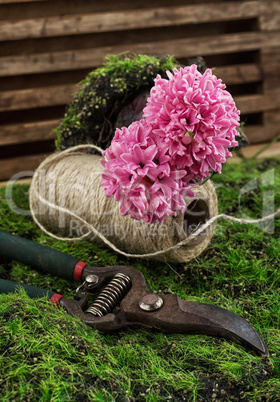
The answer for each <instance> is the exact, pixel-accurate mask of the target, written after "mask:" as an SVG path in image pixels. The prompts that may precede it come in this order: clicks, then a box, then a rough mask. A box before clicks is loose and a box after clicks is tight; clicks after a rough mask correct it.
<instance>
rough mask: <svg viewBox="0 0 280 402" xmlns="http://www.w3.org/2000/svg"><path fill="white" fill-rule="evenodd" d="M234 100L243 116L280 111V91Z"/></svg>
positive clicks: (237, 97) (238, 97)
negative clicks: (274, 110)
mask: <svg viewBox="0 0 280 402" xmlns="http://www.w3.org/2000/svg"><path fill="white" fill-rule="evenodd" d="M234 99H235V102H236V105H237V107H238V109H240V111H241V113H243V114H245V113H246V114H250V113H257V112H262V111H267V110H273V109H280V89H276V90H274V91H271V92H270V93H269V94H254V95H243V96H236V97H235V98H234Z"/></svg>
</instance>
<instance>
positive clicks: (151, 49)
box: [0, 32, 280, 77]
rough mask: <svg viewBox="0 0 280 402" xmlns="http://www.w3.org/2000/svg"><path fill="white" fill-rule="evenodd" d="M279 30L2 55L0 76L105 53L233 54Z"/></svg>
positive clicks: (79, 63)
mask: <svg viewBox="0 0 280 402" xmlns="http://www.w3.org/2000/svg"><path fill="white" fill-rule="evenodd" d="M279 43H280V32H277V33H274V32H245V33H238V34H228V35H217V36H212V37H211V36H210V37H207V36H206V37H202V38H200V40H199V41H198V40H197V38H186V39H177V40H169V41H164V42H161V41H158V42H148V43H136V44H133V45H118V46H114V47H109V46H108V47H104V48H102V47H101V48H96V49H95V50H94V51H93V50H92V49H83V50H72V51H62V52H53V53H38V54H35V55H28V56H12V57H2V58H1V64H0V76H1V77H4V76H12V75H18V74H34V73H42V72H54V71H64V70H74V69H82V68H90V67H92V68H93V67H96V66H99V65H100V64H102V62H103V60H104V57H105V56H106V55H108V54H119V53H123V52H127V51H129V52H130V53H140V54H147V55H153V56H162V55H163V54H166V52H167V49H168V53H170V54H173V55H174V56H175V57H177V58H180V57H193V56H196V55H198V54H202V55H205V56H206V55H213V54H220V53H234V52H240V51H246V50H253V49H261V48H263V47H268V46H270V47H272V46H276V47H277V46H279Z"/></svg>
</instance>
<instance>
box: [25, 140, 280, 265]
mask: <svg viewBox="0 0 280 402" xmlns="http://www.w3.org/2000/svg"><path fill="white" fill-rule="evenodd" d="M85 148H91V149H95V150H97V151H98V152H100V153H101V154H102V153H103V150H102V149H101V148H99V147H98V146H96V145H93V144H82V145H77V146H75V147H71V148H68V149H66V150H64V151H61V152H59V153H55V154H53V155H51V156H50V157H49V158H47V159H46V160H45V161H44V162H42V164H41V165H40V168H39V169H38V170H37V171H36V172H35V174H34V177H33V180H35V179H36V178H37V175H38V174H39V171H40V169H42V168H44V167H45V166H46V165H47V164H49V163H50V162H53V161H55V160H59V159H62V158H63V157H64V156H65V155H66V156H67V155H69V154H71V153H73V152H75V151H78V150H81V149H85ZM33 192H34V193H35V195H36V196H37V198H38V199H39V200H40V201H41V202H42V203H43V204H44V205H47V206H48V207H51V208H53V209H54V210H56V211H58V212H64V213H65V214H68V215H69V216H71V217H73V218H75V219H77V220H78V221H80V222H81V223H83V224H84V225H86V227H87V228H88V229H89V230H88V232H87V233H85V234H83V235H81V236H79V237H62V236H57V235H55V234H54V233H52V232H50V231H49V230H47V229H46V228H45V226H44V225H43V224H42V223H41V222H39V221H38V219H37V217H36V215H35V209H34V208H33V205H32V197H31V198H30V211H31V214H32V217H33V219H34V221H35V222H36V224H37V225H38V226H39V227H40V229H41V230H42V231H43V232H44V233H45V234H47V235H49V236H51V237H53V238H54V239H57V240H62V241H78V240H80V241H81V240H85V239H87V238H88V237H89V236H90V235H92V234H95V235H96V236H98V237H99V238H100V239H101V240H102V241H103V242H104V243H105V244H106V245H107V246H108V247H110V248H112V249H113V250H114V251H116V252H117V253H119V254H121V255H124V256H125V257H134V258H146V257H155V256H158V255H161V254H165V253H168V252H169V251H172V250H176V249H178V248H179V247H181V246H183V245H185V244H187V243H189V242H190V241H191V240H193V239H195V238H196V237H198V236H199V235H200V234H201V233H202V232H203V231H205V230H206V229H207V228H208V227H210V226H211V225H213V223H214V222H216V221H217V220H218V219H220V218H221V219H224V220H229V221H232V222H237V223H241V224H257V223H261V222H265V221H267V220H270V219H272V218H274V217H275V216H277V215H279V214H280V208H278V209H277V210H276V211H275V212H274V213H272V214H270V215H267V216H265V217H263V218H260V219H244V218H236V217H234V216H230V215H226V214H219V215H216V216H213V217H212V218H211V219H209V220H208V221H207V222H206V223H204V224H203V225H201V226H199V228H198V229H197V230H196V231H195V232H193V233H192V234H190V235H189V236H187V237H186V238H185V239H183V240H181V241H179V242H178V243H176V244H175V245H173V246H170V247H166V248H164V249H161V250H158V251H155V252H152V253H146V254H130V253H126V252H125V251H123V250H120V249H119V248H118V247H116V246H115V245H114V244H113V243H111V242H110V241H109V240H108V239H107V238H106V237H105V236H104V235H103V234H102V233H100V232H99V231H98V230H97V229H96V228H95V227H94V226H93V225H92V224H90V223H89V222H87V221H86V220H84V219H83V218H82V217H80V216H79V215H77V214H76V213H75V212H73V211H71V210H69V209H68V208H65V207H61V206H59V205H56V204H54V203H52V202H50V201H48V200H46V199H45V198H43V197H42V196H41V195H40V194H39V193H38V191H37V190H35V189H33Z"/></svg>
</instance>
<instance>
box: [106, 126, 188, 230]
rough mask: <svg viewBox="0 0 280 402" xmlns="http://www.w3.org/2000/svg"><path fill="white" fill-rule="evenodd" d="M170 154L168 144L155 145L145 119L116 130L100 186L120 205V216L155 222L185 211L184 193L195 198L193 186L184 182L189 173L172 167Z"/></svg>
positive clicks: (107, 154)
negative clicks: (183, 179)
mask: <svg viewBox="0 0 280 402" xmlns="http://www.w3.org/2000/svg"><path fill="white" fill-rule="evenodd" d="M168 153H169V148H168V145H167V144H164V143H159V144H157V143H156V141H155V140H154V139H153V138H152V136H151V127H150V126H149V125H147V122H146V121H145V120H140V121H136V122H134V123H132V124H131V125H130V126H129V127H128V128H126V127H124V128H122V129H117V130H116V134H115V137H114V139H113V140H112V143H111V145H110V147H109V148H107V149H106V150H105V151H104V153H103V155H104V156H105V158H106V160H101V163H102V165H103V166H104V168H105V169H104V171H103V173H102V178H101V185H102V186H103V187H104V189H105V194H106V196H108V197H109V196H113V197H114V199H115V200H116V201H119V202H120V204H121V205H120V213H121V215H127V214H129V215H131V217H132V218H134V219H138V220H139V219H143V220H144V221H146V222H147V223H154V222H157V221H159V222H162V221H164V220H165V219H166V217H167V216H168V215H174V216H175V215H176V211H180V212H184V209H185V201H184V198H183V197H182V195H181V192H182V189H184V193H185V194H187V195H188V196H193V195H194V194H193V191H192V186H191V185H190V184H187V185H183V184H182V183H181V179H182V177H184V176H185V175H186V172H185V170H184V169H181V170H180V169H177V168H176V167H175V166H174V165H171V164H170V156H169V154H168Z"/></svg>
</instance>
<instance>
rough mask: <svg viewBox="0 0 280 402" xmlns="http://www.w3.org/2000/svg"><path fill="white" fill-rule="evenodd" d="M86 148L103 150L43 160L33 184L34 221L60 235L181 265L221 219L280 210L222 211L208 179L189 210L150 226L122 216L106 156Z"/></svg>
mask: <svg viewBox="0 0 280 402" xmlns="http://www.w3.org/2000/svg"><path fill="white" fill-rule="evenodd" d="M85 148H93V149H95V150H98V151H99V152H102V150H101V149H100V148H98V147H96V146H95V145H78V146H76V147H73V148H69V149H66V150H65V151H62V152H60V153H55V154H53V155H51V156H50V157H48V158H47V159H46V160H45V161H43V163H42V164H41V165H40V166H39V168H38V169H37V171H36V172H35V175H34V177H33V180H32V183H31V187H30V209H31V213H32V216H33V219H34V221H35V222H36V223H37V224H38V226H39V227H40V228H41V229H42V230H43V231H44V232H45V233H46V234H48V235H49V236H52V237H54V238H55V239H58V240H67V241H77V240H84V239H87V240H89V241H93V242H95V243H101V244H105V245H107V246H109V247H111V248H112V249H113V250H115V251H116V252H118V253H120V254H122V255H124V256H126V257H135V258H154V259H158V260H163V261H166V262H176V263H178V262H187V261H190V260H191V259H193V258H195V257H197V256H198V255H199V254H200V253H201V252H202V251H204V249H205V248H206V247H207V246H208V244H209V242H210V240H211V238H212V236H213V234H214V230H215V225H216V221H217V220H218V219H220V218H221V219H227V220H231V221H233V222H238V223H241V224H256V223H260V222H264V221H268V220H270V219H272V218H273V217H275V216H276V215H278V214H280V208H279V209H277V210H276V211H275V212H274V213H273V214H270V215H267V216H265V217H263V218H261V219H250V220H246V219H242V218H236V217H233V216H229V215H225V214H219V215H218V206H217V205H218V203H217V196H216V192H215V188H214V185H213V184H212V183H211V181H210V180H208V181H207V182H206V183H205V184H204V185H202V186H198V187H196V188H195V189H194V191H195V193H196V197H195V198H186V211H185V213H184V214H179V215H177V216H176V217H168V218H167V219H166V221H165V222H163V223H156V224H151V225H147V224H146V223H145V222H142V221H136V220H134V219H132V218H130V217H129V216H121V215H120V213H119V203H118V202H115V201H114V200H113V199H112V197H110V198H107V197H106V196H105V192H104V189H103V188H102V187H101V185H100V175H101V172H102V166H101V164H100V162H99V160H100V156H97V155H92V154H86V153H82V152H80V150H81V149H85ZM54 233H60V234H61V235H62V236H58V235H56V234H54Z"/></svg>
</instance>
